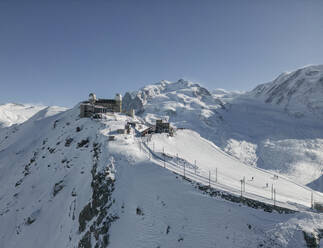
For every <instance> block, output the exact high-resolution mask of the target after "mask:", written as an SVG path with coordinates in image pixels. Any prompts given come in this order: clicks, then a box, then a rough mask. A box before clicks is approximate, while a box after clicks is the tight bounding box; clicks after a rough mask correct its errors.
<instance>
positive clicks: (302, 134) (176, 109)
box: [126, 66, 323, 191]
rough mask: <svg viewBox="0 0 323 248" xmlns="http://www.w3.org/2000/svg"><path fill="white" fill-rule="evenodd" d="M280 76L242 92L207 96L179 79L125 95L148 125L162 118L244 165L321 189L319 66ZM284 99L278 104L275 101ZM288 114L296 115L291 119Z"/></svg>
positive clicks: (322, 72) (322, 134)
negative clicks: (213, 145) (190, 131)
mask: <svg viewBox="0 0 323 248" xmlns="http://www.w3.org/2000/svg"><path fill="white" fill-rule="evenodd" d="M284 75H285V76H280V77H279V78H278V79H277V80H275V81H274V82H272V83H269V84H265V85H261V86H258V87H256V89H254V90H252V91H251V92H246V93H243V92H242V93H238V92H235V93H229V92H226V91H224V90H215V91H213V92H214V93H210V92H209V91H208V90H206V89H205V88H203V87H201V86H200V85H198V84H194V83H191V82H187V81H184V80H179V81H178V82H175V83H171V82H167V81H162V82H160V83H157V84H154V85H148V86H146V87H143V88H142V89H140V90H139V91H137V92H133V93H131V94H128V96H131V97H132V99H133V100H132V101H134V99H136V104H134V105H133V106H137V112H138V114H139V115H140V116H141V117H142V118H144V119H145V120H146V121H148V122H150V123H154V121H155V119H158V118H163V119H166V120H170V121H171V123H173V125H175V126H176V127H179V128H189V129H193V130H195V131H196V132H198V133H200V134H201V135H202V137H204V138H206V139H208V140H211V141H212V142H214V143H215V144H216V145H218V146H219V147H221V148H222V149H223V150H224V151H226V152H227V153H229V154H231V155H233V156H235V157H236V158H238V159H239V160H240V161H242V162H244V163H246V164H248V165H251V166H257V167H259V168H264V169H267V170H271V171H276V172H279V173H282V174H284V175H286V176H288V177H290V178H292V179H293V180H296V181H297V182H299V183H301V184H309V185H311V186H312V187H313V188H315V189H317V190H321V191H323V188H322V187H320V186H319V185H322V184H320V183H316V184H311V182H313V181H315V180H317V179H318V178H319V177H320V176H321V175H322V171H323V156H322V155H323V154H322V153H321V150H322V149H323V140H322V137H323V131H322V130H323V125H322V123H321V121H319V120H318V118H317V116H318V115H319V113H320V111H321V110H322V109H323V106H322V107H320V99H321V98H322V97H323V91H322V90H321V84H320V81H321V77H322V76H321V75H323V69H322V66H310V67H306V68H302V69H300V70H297V71H296V72H291V73H289V74H284ZM292 75H294V76H292ZM283 78H284V79H285V80H283ZM293 78H294V80H292V79H293ZM300 81H301V82H303V83H302V84H300V83H297V82H300ZM287 85H288V86H287ZM295 85H299V87H298V88H297V87H296V86H295ZM260 89H262V90H260ZM279 89H280V90H279ZM269 91H270V92H276V93H275V94H272V95H270V96H271V98H270V99H272V101H271V103H272V104H269V102H268V101H267V100H268V97H269V96H267V94H270V93H268V92H269ZM266 92H267V93H266ZM304 92H305V93H304ZM285 95H286V96H288V97H286V99H285V98H284V100H281V101H280V104H278V105H277V104H276V103H277V101H276V100H274V99H276V98H275V97H279V98H282V96H285ZM274 96H275V97H274ZM310 96H311V97H310ZM302 97H303V98H302ZM128 99H129V98H128ZM128 99H126V101H127V102H130V104H131V100H130V101H129V100H128ZM277 99H278V98H277ZM309 102H311V104H309ZM283 104H285V105H283ZM282 105H283V107H282ZM314 105H315V106H316V107H315V108H314V107H313V106H314ZM314 109H316V110H315V111H314ZM292 110H293V111H294V112H293V113H294V114H295V113H296V112H297V113H298V115H297V116H295V115H294V114H293V115H292V114H291V113H292ZM311 111H312V112H311ZM314 112H315V113H316V115H314V114H313V113H314ZM300 113H302V114H301V115H300ZM300 116H303V117H302V118H299V117H300ZM314 185H315V186H314Z"/></svg>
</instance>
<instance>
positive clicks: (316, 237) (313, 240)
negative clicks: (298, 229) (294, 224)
mask: <svg viewBox="0 0 323 248" xmlns="http://www.w3.org/2000/svg"><path fill="white" fill-rule="evenodd" d="M303 235H304V239H305V242H306V245H307V247H308V248H319V247H320V240H321V239H322V238H323V230H317V231H316V232H314V233H306V232H304V231H303Z"/></svg>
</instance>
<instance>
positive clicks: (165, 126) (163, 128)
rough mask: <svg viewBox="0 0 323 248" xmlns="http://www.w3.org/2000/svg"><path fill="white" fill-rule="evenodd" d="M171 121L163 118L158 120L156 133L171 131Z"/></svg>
mask: <svg viewBox="0 0 323 248" xmlns="http://www.w3.org/2000/svg"><path fill="white" fill-rule="evenodd" d="M169 132H170V124H169V122H163V120H156V133H169Z"/></svg>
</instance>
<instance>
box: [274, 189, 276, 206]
mask: <svg viewBox="0 0 323 248" xmlns="http://www.w3.org/2000/svg"><path fill="white" fill-rule="evenodd" d="M274 206H276V189H274Z"/></svg>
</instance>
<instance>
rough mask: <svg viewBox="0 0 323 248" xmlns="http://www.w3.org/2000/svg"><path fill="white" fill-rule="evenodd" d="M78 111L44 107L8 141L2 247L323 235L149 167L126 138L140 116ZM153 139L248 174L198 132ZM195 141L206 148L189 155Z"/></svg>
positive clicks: (289, 242)
mask: <svg viewBox="0 0 323 248" xmlns="http://www.w3.org/2000/svg"><path fill="white" fill-rule="evenodd" d="M78 113H79V109H78V106H76V107H75V108H73V109H70V110H67V111H62V109H58V108H47V109H44V110H42V111H40V112H39V113H38V114H37V115H35V116H34V117H33V118H31V119H29V120H28V121H26V122H25V123H23V124H21V125H18V126H16V127H15V132H14V133H13V134H12V136H10V137H8V138H7V139H5V141H4V142H2V143H1V144H0V172H1V173H0V183H1V185H2V187H0V247H5V248H7V247H26V248H29V247H44V246H45V247H49V248H50V247H106V246H107V245H108V247H116V248H118V247H257V246H263V247H304V246H305V244H306V241H305V239H304V234H303V232H306V233H308V235H311V233H314V234H315V235H318V234H317V233H318V231H317V230H318V229H322V228H323V226H322V223H323V221H322V217H321V215H319V214H316V213H313V212H311V211H307V210H302V211H301V212H300V213H294V214H278V213H277V212H275V211H274V212H273V213H268V212H264V211H263V210H262V209H253V208H249V207H246V206H244V205H241V204H239V203H233V202H230V201H225V200H223V199H221V198H218V197H211V196H209V195H208V194H205V193H204V192H203V191H200V190H198V189H197V188H195V186H194V184H191V183H190V182H188V181H186V180H183V179H182V178H181V177H179V176H177V175H176V174H173V173H172V172H171V171H169V170H167V169H164V168H162V167H161V166H160V165H161V164H160V161H157V160H150V159H149V157H150V156H149V155H148V153H147V151H146V150H145V149H144V147H143V144H142V143H141V139H140V138H138V137H136V135H135V134H136V132H135V130H133V131H132V132H131V134H118V132H117V129H120V128H122V127H124V125H125V124H126V122H127V121H129V120H131V121H136V122H138V123H142V125H144V124H146V123H145V122H144V120H142V119H141V118H136V119H131V118H130V117H128V116H125V115H122V114H115V115H108V116H106V119H105V120H101V121H98V120H91V119H87V118H83V119H80V118H79V117H78ZM13 128H14V127H12V129H13ZM9 129H11V128H9ZM109 136H114V137H115V140H114V141H109ZM154 139H157V140H158V141H159V142H160V143H159V144H157V141H154V142H156V149H157V148H158V145H163V146H165V148H166V145H167V146H169V148H171V149H178V150H176V152H178V153H180V154H183V155H182V156H183V157H184V158H185V159H186V160H187V161H189V160H191V159H193V158H195V157H196V156H199V157H200V158H201V161H199V162H198V163H197V164H198V166H199V170H201V171H202V169H205V170H207V169H208V168H209V167H208V166H209V161H210V159H212V158H213V155H214V157H216V160H217V162H219V163H220V162H222V160H223V165H224V164H225V165H226V166H228V167H230V166H231V163H235V164H236V166H239V167H241V166H244V169H246V170H249V167H246V166H245V165H243V164H241V163H240V162H238V161H237V160H235V159H233V158H231V157H230V156H228V155H226V154H225V153H223V152H222V151H221V150H220V149H219V148H216V147H215V146H214V145H212V144H211V143H209V142H208V141H206V140H204V139H202V138H200V137H199V135H198V134H196V133H194V132H192V131H188V130H186V131H182V132H181V131H179V132H178V134H177V136H175V137H174V138H168V137H167V136H166V135H159V137H158V136H155V137H153V138H152V140H154ZM196 141H197V142H198V143H197V144H196V145H197V146H202V145H203V149H202V150H196V151H191V152H189V153H186V154H185V153H184V148H183V146H184V145H187V146H192V147H194V143H195V142H196ZM188 142H189V143H188ZM150 145H151V142H150ZM171 149H170V150H171ZM166 152H167V151H166ZM190 156H191V157H190ZM202 158H203V159H205V161H203V160H202ZM218 160H219V161H218ZM220 160H221V161H220ZM226 166H225V167H226ZM225 167H222V168H221V171H222V170H224V168H225ZM251 169H252V170H255V169H253V168H251ZM259 173H260V172H259ZM238 174H239V173H238ZM219 175H220V174H219ZM258 175H259V176H260V174H257V175H256V179H255V180H257V177H258ZM219 179H221V176H219Z"/></svg>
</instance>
